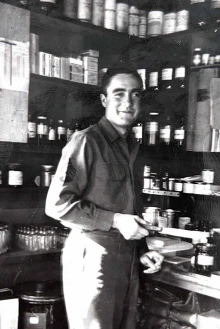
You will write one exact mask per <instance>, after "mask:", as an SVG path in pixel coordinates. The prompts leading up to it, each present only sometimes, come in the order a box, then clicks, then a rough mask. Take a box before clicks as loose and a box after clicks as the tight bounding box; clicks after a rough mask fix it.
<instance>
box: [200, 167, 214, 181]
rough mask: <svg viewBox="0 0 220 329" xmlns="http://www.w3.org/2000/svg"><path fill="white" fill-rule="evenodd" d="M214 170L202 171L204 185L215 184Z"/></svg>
mask: <svg viewBox="0 0 220 329" xmlns="http://www.w3.org/2000/svg"><path fill="white" fill-rule="evenodd" d="M214 175H215V173H214V170H213V169H203V170H202V180H203V182H204V183H207V184H213V183H214Z"/></svg>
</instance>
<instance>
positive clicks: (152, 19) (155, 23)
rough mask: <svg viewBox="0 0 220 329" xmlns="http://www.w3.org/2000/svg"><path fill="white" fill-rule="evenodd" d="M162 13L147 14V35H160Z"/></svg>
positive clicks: (152, 12) (155, 11)
mask: <svg viewBox="0 0 220 329" xmlns="http://www.w3.org/2000/svg"><path fill="white" fill-rule="evenodd" d="M162 28H163V11H160V10H152V11H150V12H149V13H148V27H147V35H151V36H156V35H160V34H162Z"/></svg>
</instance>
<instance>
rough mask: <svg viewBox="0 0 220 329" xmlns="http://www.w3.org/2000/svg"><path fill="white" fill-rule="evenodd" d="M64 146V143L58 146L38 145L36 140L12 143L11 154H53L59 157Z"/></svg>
mask: <svg viewBox="0 0 220 329" xmlns="http://www.w3.org/2000/svg"><path fill="white" fill-rule="evenodd" d="M64 146H65V143H62V144H60V145H58V144H56V142H55V143H54V144H48V143H45V144H41V145H38V143H37V140H33V141H29V142H28V143H27V144H25V143H13V149H12V151H13V152H16V153H18V152H20V153H36V154H54V155H58V156H60V155H61V151H62V148H63V147H64Z"/></svg>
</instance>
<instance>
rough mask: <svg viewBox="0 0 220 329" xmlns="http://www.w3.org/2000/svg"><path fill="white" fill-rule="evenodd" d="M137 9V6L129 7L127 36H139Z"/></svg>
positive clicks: (138, 13)
mask: <svg viewBox="0 0 220 329" xmlns="http://www.w3.org/2000/svg"><path fill="white" fill-rule="evenodd" d="M139 15H140V12H139V9H138V8H137V6H130V8H129V16H128V34H129V35H135V36H138V35H139Z"/></svg>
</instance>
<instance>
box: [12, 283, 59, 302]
mask: <svg viewBox="0 0 220 329" xmlns="http://www.w3.org/2000/svg"><path fill="white" fill-rule="evenodd" d="M16 295H18V296H19V297H20V298H21V299H23V300H27V301H34V302H54V301H58V300H60V299H62V296H63V295H62V290H61V283H60V282H58V281H42V282H27V283H23V284H21V285H19V286H17V288H16Z"/></svg>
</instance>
